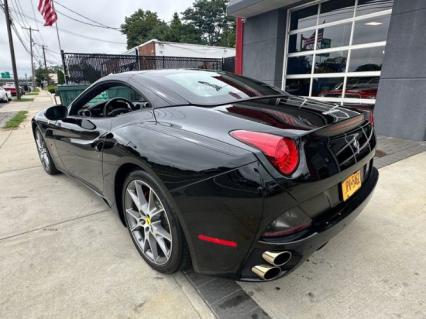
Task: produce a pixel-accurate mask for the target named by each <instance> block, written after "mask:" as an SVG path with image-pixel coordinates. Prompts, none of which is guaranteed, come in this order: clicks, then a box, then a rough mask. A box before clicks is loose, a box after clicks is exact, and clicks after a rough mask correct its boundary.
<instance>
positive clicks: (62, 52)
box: [52, 0, 68, 83]
mask: <svg viewBox="0 0 426 319" xmlns="http://www.w3.org/2000/svg"><path fill="white" fill-rule="evenodd" d="M52 9H53V11H55V3H54V1H53V0H52ZM55 12H56V11H55ZM55 28H56V36H57V37H58V45H59V53H60V54H61V59H62V69H63V72H64V78H65V83H68V80H67V79H68V76H67V74H66V72H67V71H66V66H65V59H64V51H63V50H62V45H61V38H60V37H59V28H58V18H56V21H55Z"/></svg>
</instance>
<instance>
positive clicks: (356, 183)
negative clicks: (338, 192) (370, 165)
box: [342, 171, 361, 201]
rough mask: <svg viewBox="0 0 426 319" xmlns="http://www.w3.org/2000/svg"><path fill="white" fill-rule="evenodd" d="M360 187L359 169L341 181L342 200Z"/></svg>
mask: <svg viewBox="0 0 426 319" xmlns="http://www.w3.org/2000/svg"><path fill="white" fill-rule="evenodd" d="M360 188H361V171H357V172H355V173H353V174H352V175H351V176H349V177H348V178H346V179H345V180H344V181H343V182H342V194H343V200H344V201H346V200H347V199H348V198H349V197H351V196H352V195H353V194H354V193H355V192H356V191H357V190H358V189H360Z"/></svg>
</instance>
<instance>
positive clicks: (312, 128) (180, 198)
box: [32, 70, 378, 280]
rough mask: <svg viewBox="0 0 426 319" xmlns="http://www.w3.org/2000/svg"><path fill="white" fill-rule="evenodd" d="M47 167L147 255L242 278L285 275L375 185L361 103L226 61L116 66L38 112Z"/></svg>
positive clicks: (168, 266) (171, 268) (168, 265)
mask: <svg viewBox="0 0 426 319" xmlns="http://www.w3.org/2000/svg"><path fill="white" fill-rule="evenodd" d="M32 125H33V130H34V137H35V140H36V143H37V148H38V152H39V154H40V159H41V162H42V164H43V167H44V169H45V170H46V172H47V173H49V174H56V173H58V172H64V173H66V174H67V175H69V176H72V177H74V178H76V179H78V180H80V181H81V182H82V183H83V184H85V185H86V186H87V187H89V188H90V189H92V190H93V191H94V192H95V193H96V194H98V195H99V196H101V197H102V198H103V199H104V200H105V202H106V203H107V204H108V205H109V206H110V207H112V208H113V210H114V211H116V212H117V214H118V216H119V217H120V219H121V221H122V222H123V224H125V225H126V226H127V228H128V229H129V233H130V235H131V238H132V240H133V242H134V244H135V246H136V248H137V249H138V251H139V252H140V254H141V256H142V257H143V259H145V261H146V262H147V263H148V264H149V265H151V266H152V267H153V268H154V269H156V270H158V271H161V272H165V273H172V272H175V271H177V270H178V269H180V267H182V265H184V264H188V262H192V265H193V267H194V269H195V270H196V271H197V272H200V273H204V274H216V275H223V276H228V277H232V278H235V279H241V280H271V279H275V278H278V277H280V276H282V275H284V274H287V273H289V272H290V271H292V270H293V269H295V268H296V267H297V266H298V265H300V264H301V263H302V262H303V261H304V260H305V259H306V258H307V257H309V256H310V255H311V254H312V253H313V252H314V251H315V250H318V249H319V248H321V247H322V246H324V245H325V244H326V243H327V242H328V240H329V239H330V238H331V237H333V236H334V235H335V234H336V233H338V232H339V231H340V230H342V229H343V228H344V227H345V226H346V225H347V224H348V223H349V222H350V221H352V220H353V219H354V218H355V216H357V215H358V213H359V212H360V211H361V210H362V209H363V207H364V206H365V205H366V204H367V202H368V200H369V199H370V196H371V193H372V191H373V189H374V187H375V185H376V183H377V179H378V171H377V169H376V168H375V167H373V156H374V152H375V146H376V139H375V134H374V129H373V127H372V125H371V123H369V121H368V118H366V117H365V116H364V115H363V114H361V113H359V112H356V111H353V110H349V109H345V108H341V107H338V106H336V105H330V104H326V103H321V102H318V101H314V100H310V99H305V98H300V97H296V96H292V95H289V94H287V93H286V92H283V91H281V90H279V89H277V88H274V87H271V86H269V85H267V84H265V83H262V82H258V81H255V80H252V79H249V78H246V77H241V76H237V75H234V74H230V73H226V72H217V71H205V70H203V71H201V70H198V71H197V70H155V71H154V70H153V71H139V72H127V73H122V74H115V75H109V76H107V77H105V78H102V79H100V80H99V81H97V82H96V83H94V84H93V85H91V86H90V87H89V88H88V89H86V90H85V91H84V92H83V93H82V94H81V95H80V96H78V97H77V98H76V99H75V100H74V101H73V102H72V103H71V105H70V106H69V107H68V108H67V107H64V106H61V105H57V106H52V107H50V108H48V109H47V110H45V111H42V112H40V113H38V114H37V115H36V116H35V118H34V119H33V121H32Z"/></svg>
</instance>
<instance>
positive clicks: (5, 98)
mask: <svg viewBox="0 0 426 319" xmlns="http://www.w3.org/2000/svg"><path fill="white" fill-rule="evenodd" d="M0 101H1V102H6V103H7V102H9V101H12V93H10V92H9V91H6V90H5V89H3V88H2V87H0Z"/></svg>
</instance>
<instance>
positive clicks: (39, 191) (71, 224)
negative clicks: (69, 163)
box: [0, 93, 426, 319]
mask: <svg viewBox="0 0 426 319" xmlns="http://www.w3.org/2000/svg"><path fill="white" fill-rule="evenodd" d="M50 104H53V101H52V100H51V99H50V97H49V96H48V95H47V94H45V93H43V94H42V96H40V97H37V98H36V100H35V102H32V103H28V102H26V103H16V102H15V103H11V104H8V105H4V106H2V107H1V108H0V113H1V112H12V111H17V110H21V109H26V110H29V112H30V117H31V116H32V114H34V113H35V112H36V111H38V110H39V109H41V108H43V107H46V106H48V105H50ZM425 163H426V153H424V152H423V153H421V154H418V155H415V156H412V157H409V158H407V159H405V160H402V161H400V162H397V163H395V164H392V165H389V166H386V167H384V168H382V169H380V174H381V176H380V180H379V185H378V187H377V189H376V191H375V194H374V196H373V199H372V201H371V202H370V204H369V205H368V206H367V208H366V209H365V210H364V212H363V213H362V214H361V215H360V216H359V217H358V218H357V219H356V220H355V222H353V223H352V224H351V225H350V226H349V227H348V228H347V229H346V230H345V231H344V232H343V233H341V234H339V235H338V236H337V237H336V238H334V239H333V240H332V241H330V243H329V244H328V245H327V246H325V247H324V248H323V249H322V250H320V251H318V252H316V253H315V254H314V256H313V257H312V258H310V259H309V262H308V263H306V264H304V265H303V266H302V267H300V268H299V269H298V270H296V271H295V272H293V273H292V274H291V275H290V276H287V277H285V278H282V279H280V280H277V281H273V282H269V283H259V284H253V283H239V285H240V286H241V287H242V289H243V290H244V291H245V292H246V293H247V295H248V296H250V297H251V298H253V299H254V300H255V301H256V302H257V304H258V305H259V306H260V307H261V308H262V309H263V310H264V311H265V312H266V313H267V314H268V315H269V316H270V317H272V318H296V319H298V318H362V319H366V318H415V319H417V318H419V319H425V318H426V311H425V309H426V300H425V297H426V249H425V247H426V232H425V231H424V230H425V226H426V183H425V181H426V170H425V169H424V166H425ZM0 220H1V223H0V287H1V289H0V318H58V317H61V318H174V319H175V318H212V316H213V315H212V312H211V311H210V309H209V307H208V306H207V305H206V304H205V303H204V301H203V299H202V298H201V297H200V295H198V294H197V292H196V291H195V290H194V288H193V286H192V285H191V284H190V283H189V282H188V280H187V278H186V277H185V276H184V275H183V274H182V273H178V274H176V275H171V276H164V275H161V274H159V273H157V272H155V271H153V270H151V269H150V268H149V267H148V266H147V265H146V264H145V263H144V262H143V260H142V259H141V258H140V256H139V255H138V254H137V252H136V250H135V249H134V248H133V244H132V242H131V240H130V238H129V235H128V233H127V231H126V229H125V228H124V227H122V226H121V224H120V222H119V220H118V219H117V217H115V216H114V214H113V213H112V212H111V211H110V210H109V208H108V207H107V206H105V204H104V203H103V202H102V201H101V200H99V199H98V198H97V197H96V196H95V195H93V194H92V193H91V192H90V191H88V190H86V189H85V188H84V187H83V186H81V185H80V184H78V183H77V182H75V181H73V180H71V179H70V178H67V177H65V176H63V175H58V176H49V175H47V174H45V173H44V171H43V169H42V167H41V165H40V162H39V159H38V156H37V152H36V149H35V145H34V142H33V140H32V135H31V130H30V126H29V121H28V120H27V121H26V122H25V123H24V124H23V125H22V127H21V128H19V129H16V130H12V131H6V130H0ZM232 317H233V318H235V319H236V318H240V317H241V316H238V314H233V315H232Z"/></svg>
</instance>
